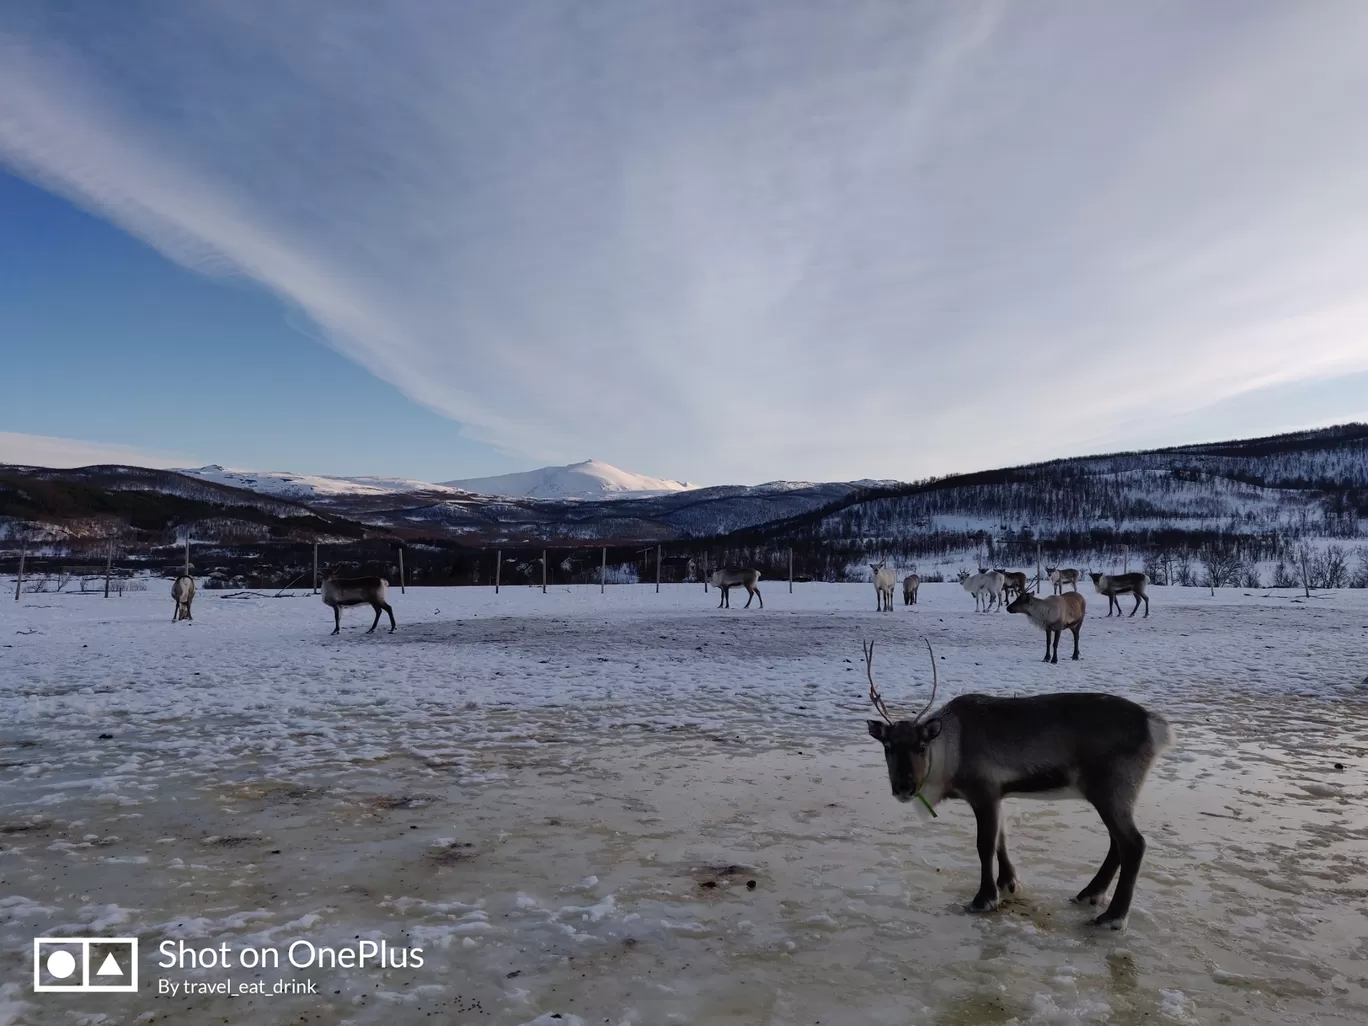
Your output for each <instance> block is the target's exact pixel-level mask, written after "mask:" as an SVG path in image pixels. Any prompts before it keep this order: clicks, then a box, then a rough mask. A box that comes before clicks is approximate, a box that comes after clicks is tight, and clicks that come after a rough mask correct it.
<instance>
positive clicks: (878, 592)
mask: <svg viewBox="0 0 1368 1026" xmlns="http://www.w3.org/2000/svg"><path fill="white" fill-rule="evenodd" d="M869 569H871V570H873V571H874V601H875V602H876V603H878V604H877V605H876V606H875V607H874V608H875V609H877V610H878V611H879V612H892V610H893V588H894V586H896V585H897V583H898V578H897V575H895V574H894V573H893V571H892V570H885V569H884V565H883V564H882V563H870V564H869Z"/></svg>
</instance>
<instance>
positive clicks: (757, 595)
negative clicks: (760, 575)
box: [746, 588, 765, 609]
mask: <svg viewBox="0 0 1368 1026" xmlns="http://www.w3.org/2000/svg"><path fill="white" fill-rule="evenodd" d="M755 597H756V598H758V599H759V600H760V608H761V609H764V608H765V596H764V595H761V594H760V589H759V588H756V589H755ZM746 605H750V603H749V602H747V603H746Z"/></svg>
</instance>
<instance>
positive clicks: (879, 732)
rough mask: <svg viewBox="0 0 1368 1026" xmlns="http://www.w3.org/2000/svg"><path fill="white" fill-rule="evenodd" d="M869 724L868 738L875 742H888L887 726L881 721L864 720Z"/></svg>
mask: <svg viewBox="0 0 1368 1026" xmlns="http://www.w3.org/2000/svg"><path fill="white" fill-rule="evenodd" d="M865 722H866V723H868V724H869V736H870V737H872V738H874V740H876V741H887V740H888V724H887V723H885V722H884V721H883V720H866V721H865Z"/></svg>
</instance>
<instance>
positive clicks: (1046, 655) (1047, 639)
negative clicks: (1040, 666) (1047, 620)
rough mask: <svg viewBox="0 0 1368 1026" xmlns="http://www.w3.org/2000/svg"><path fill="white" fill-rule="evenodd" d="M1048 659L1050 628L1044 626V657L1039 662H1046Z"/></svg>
mask: <svg viewBox="0 0 1368 1026" xmlns="http://www.w3.org/2000/svg"><path fill="white" fill-rule="evenodd" d="M1049 661H1050V628H1048V627H1046V628H1045V658H1044V659H1042V660H1041V662H1042V663H1048V662H1049Z"/></svg>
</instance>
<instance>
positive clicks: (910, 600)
mask: <svg viewBox="0 0 1368 1026" xmlns="http://www.w3.org/2000/svg"><path fill="white" fill-rule="evenodd" d="M920 587H921V578H920V577H918V576H917V575H916V574H908V575H907V576H906V577H904V578H903V605H905V606H915V605H916V604H917V589H918V588H920Z"/></svg>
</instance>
